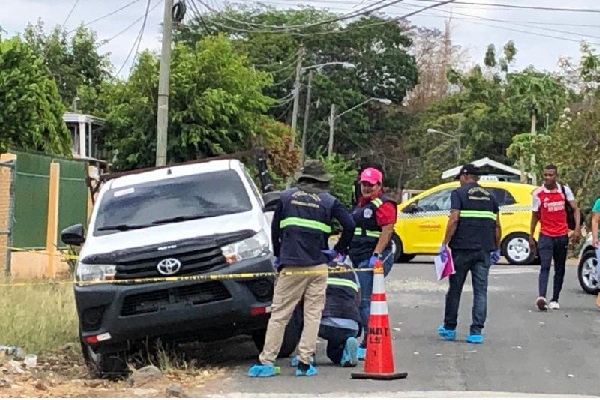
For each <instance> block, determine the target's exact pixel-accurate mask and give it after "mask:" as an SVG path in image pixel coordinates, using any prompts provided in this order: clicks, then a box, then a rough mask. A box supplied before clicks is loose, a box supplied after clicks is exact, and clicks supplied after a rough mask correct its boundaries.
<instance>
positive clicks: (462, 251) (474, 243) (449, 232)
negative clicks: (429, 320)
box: [438, 164, 502, 343]
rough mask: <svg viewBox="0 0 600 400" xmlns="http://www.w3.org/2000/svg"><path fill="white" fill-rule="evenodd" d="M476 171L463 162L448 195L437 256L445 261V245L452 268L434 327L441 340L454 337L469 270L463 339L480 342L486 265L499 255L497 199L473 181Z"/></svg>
mask: <svg viewBox="0 0 600 400" xmlns="http://www.w3.org/2000/svg"><path fill="white" fill-rule="evenodd" d="M479 174H480V173H479V169H478V168H477V167H476V166H474V165H473V164H467V165H464V166H463V167H462V168H461V169H460V172H459V173H458V175H457V176H456V179H458V180H460V187H459V188H458V189H455V190H454V191H452V194H451V196H450V217H449V219H448V225H447V226H446V234H445V236H444V241H443V242H442V246H441V247H440V256H441V257H442V261H445V257H446V251H447V246H449V247H450V250H451V254H452V260H453V262H454V269H455V271H456V272H455V273H454V274H452V275H450V277H449V279H450V286H449V288H448V293H447V294H446V310H445V316H444V324H443V325H441V326H440V327H439V328H438V334H439V335H440V336H441V337H442V338H444V339H445V340H454V339H456V326H457V324H458V322H457V321H458V307H459V304H460V297H461V295H462V290H463V285H464V284H465V280H466V279H467V274H468V273H469V271H471V279H472V281H473V312H472V315H473V321H472V324H471V328H470V332H469V335H468V336H467V342H468V343H483V334H482V332H481V331H482V330H483V327H484V324H485V320H486V317H487V288H488V275H489V272H490V266H491V265H492V264H495V263H496V262H497V261H498V259H499V258H500V238H501V237H502V231H501V228H500V218H499V216H498V212H499V208H498V202H497V201H496V199H495V198H494V196H492V194H491V193H490V192H489V191H488V190H486V189H485V188H483V187H481V186H480V185H479V184H478V183H477V181H478V179H479Z"/></svg>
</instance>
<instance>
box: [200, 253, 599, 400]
mask: <svg viewBox="0 0 600 400" xmlns="http://www.w3.org/2000/svg"><path fill="white" fill-rule="evenodd" d="M428 259H430V258H420V259H419V260H418V261H417V262H411V263H409V264H397V265H396V266H395V268H394V270H393V271H392V273H391V274H390V275H389V277H388V278H387V280H386V291H387V295H388V303H389V310H390V321H391V326H392V328H393V331H394V332H393V333H394V337H393V345H394V358H395V363H396V369H397V371H404V372H408V378H407V379H405V380H398V381H391V382H383V381H364V380H352V379H350V373H351V372H352V371H353V370H354V369H352V368H340V367H336V366H333V365H332V364H330V363H329V360H327V359H326V357H325V352H324V345H323V343H320V345H319V349H318V354H317V361H320V365H319V366H318V372H319V375H318V376H316V377H312V378H296V377H295V376H293V371H294V370H293V369H292V368H290V367H288V366H287V365H288V362H289V359H284V360H281V361H280V365H282V375H281V376H279V377H275V378H268V379H258V378H248V377H246V376H245V374H246V371H247V369H248V367H249V366H250V364H252V363H253V362H254V361H255V359H256V356H257V352H256V350H255V349H254V347H253V345H252V344H251V343H249V342H248V341H244V340H243V339H237V340H233V341H229V342H226V345H220V351H219V352H218V354H216V355H213V356H212V357H211V358H212V360H207V361H208V362H212V363H216V364H218V365H221V366H224V367H229V368H231V375H230V376H229V378H226V379H225V380H223V381H222V382H220V383H219V384H218V385H217V386H212V389H211V391H212V393H206V392H204V393H203V395H204V396H206V395H214V396H252V397H271V396H273V397H276V396H288V395H291V396H297V395H312V396H315V395H319V394H322V395H328V396H363V397H365V396H398V395H403V396H419V395H423V393H422V392H423V391H429V392H430V393H429V394H427V393H425V395H431V396H438V395H439V396H446V395H448V396H459V395H464V392H465V391H468V392H470V393H471V395H473V396H483V395H485V394H486V393H487V394H490V393H488V392H503V393H494V395H510V394H507V393H506V392H509V393H512V394H513V395H515V394H517V393H528V394H565V395H595V396H597V395H600V311H597V310H596V309H595V305H594V298H593V296H590V295H586V294H584V293H583V292H582V290H581V289H580V288H579V286H578V283H577V278H576V269H575V267H568V269H567V276H566V282H565V286H564V289H563V295H562V298H561V306H562V309H561V310H559V311H552V312H547V313H541V312H539V311H537V310H536V309H535V308H534V301H535V297H536V293H535V292H536V290H535V288H536V287H537V268H539V267H537V268H536V267H535V266H533V267H530V266H526V267H514V266H507V265H500V266H495V267H493V269H492V271H491V274H490V287H489V297H488V322H487V326H486V329H485V330H484V334H485V340H486V342H485V344H483V345H471V344H468V343H466V342H465V341H464V338H465V336H466V334H467V333H468V327H469V324H470V321H471V319H470V311H471V308H470V307H471V303H472V290H471V286H470V283H468V285H466V286H465V293H464V294H463V302H462V306H461V310H460V318H459V327H458V336H459V338H458V339H460V340H457V341H456V342H454V343H452V342H445V341H443V340H441V339H439V338H438V336H437V332H436V329H437V326H438V325H439V324H440V322H441V320H442V313H443V304H444V294H445V290H446V286H447V282H446V281H444V282H443V283H439V282H436V281H435V280H434V279H433V276H434V271H433V264H432V263H431V262H428ZM225 360H227V361H225ZM213 365H214V364H213ZM361 368H362V363H360V364H359V367H358V369H359V370H360V369H361ZM448 391H450V392H451V393H439V392H448ZM480 392H486V393H480Z"/></svg>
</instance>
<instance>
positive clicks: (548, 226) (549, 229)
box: [532, 184, 575, 237]
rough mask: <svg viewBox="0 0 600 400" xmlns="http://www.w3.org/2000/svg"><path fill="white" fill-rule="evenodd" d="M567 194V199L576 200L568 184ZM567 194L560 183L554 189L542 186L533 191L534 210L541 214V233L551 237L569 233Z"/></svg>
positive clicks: (566, 187)
mask: <svg viewBox="0 0 600 400" xmlns="http://www.w3.org/2000/svg"><path fill="white" fill-rule="evenodd" d="M565 194H566V200H567V201H573V200H575V197H574V196H573V192H571V189H569V187H568V186H565ZM565 194H564V193H563V192H562V189H561V185H558V184H557V188H556V189H554V190H548V189H546V187H545V186H542V187H539V188H537V189H536V190H535V191H534V192H533V207H532V211H537V212H538V214H539V216H540V225H541V229H540V233H541V234H544V235H546V236H550V237H558V236H564V235H568V234H569V226H568V225H567V210H566V208H565Z"/></svg>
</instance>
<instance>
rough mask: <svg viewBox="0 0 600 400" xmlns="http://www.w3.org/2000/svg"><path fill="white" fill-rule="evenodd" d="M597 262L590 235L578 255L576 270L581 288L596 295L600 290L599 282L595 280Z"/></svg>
mask: <svg viewBox="0 0 600 400" xmlns="http://www.w3.org/2000/svg"><path fill="white" fill-rule="evenodd" d="M597 268H598V260H597V259H596V249H594V246H593V245H592V235H591V233H590V234H588V235H587V239H586V241H585V243H584V245H583V247H582V248H581V251H580V253H579V266H578V268H577V278H578V279H579V284H580V285H581V288H582V289H583V290H584V291H585V292H586V293H589V294H597V293H598V291H599V290H600V282H598V280H597V276H598V275H596V270H597Z"/></svg>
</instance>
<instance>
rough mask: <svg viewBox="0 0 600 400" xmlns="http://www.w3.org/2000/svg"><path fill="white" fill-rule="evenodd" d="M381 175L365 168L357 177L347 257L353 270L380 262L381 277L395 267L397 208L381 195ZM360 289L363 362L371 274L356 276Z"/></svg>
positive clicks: (390, 200)
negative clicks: (351, 237)
mask: <svg viewBox="0 0 600 400" xmlns="http://www.w3.org/2000/svg"><path fill="white" fill-rule="evenodd" d="M382 185H383V174H382V173H381V171H380V170H378V169H376V168H366V169H365V170H364V171H363V172H362V173H361V174H360V190H361V197H360V198H359V199H358V203H357V204H356V206H355V207H354V209H353V210H352V218H353V219H354V222H355V224H356V229H355V231H354V238H353V239H352V242H351V244H350V251H349V256H350V259H351V260H352V264H353V265H354V267H355V268H367V267H368V268H373V267H374V266H375V263H376V262H377V261H378V260H381V261H383V267H384V274H385V275H386V276H387V274H388V273H389V272H390V270H391V269H392V266H393V265H394V255H393V254H392V245H391V240H390V239H391V238H392V234H393V233H394V224H395V223H396V218H397V204H396V202H395V201H394V200H392V199H390V198H389V197H387V196H386V195H385V194H383V192H382ZM357 275H358V279H359V281H360V287H361V303H360V316H361V320H362V330H363V332H364V335H363V337H364V340H363V342H362V344H361V345H360V347H359V349H358V358H359V359H361V360H362V359H364V356H365V352H366V343H367V335H368V329H369V327H368V323H369V315H370V313H371V293H372V291H373V273H372V272H358V273H357Z"/></svg>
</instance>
